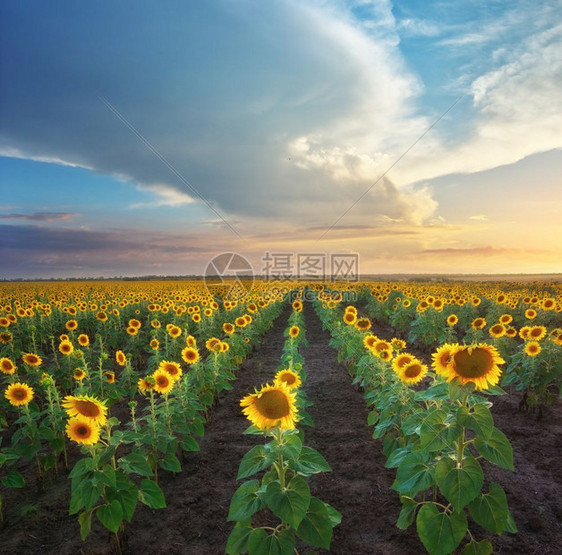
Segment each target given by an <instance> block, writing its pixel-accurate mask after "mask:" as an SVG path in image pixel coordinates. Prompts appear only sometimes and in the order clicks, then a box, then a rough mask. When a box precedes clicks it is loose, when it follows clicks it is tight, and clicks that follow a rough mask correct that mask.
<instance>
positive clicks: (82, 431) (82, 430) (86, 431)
mask: <svg viewBox="0 0 562 555" xmlns="http://www.w3.org/2000/svg"><path fill="white" fill-rule="evenodd" d="M76 434H77V435H79V436H80V437H89V435H90V428H88V426H84V425H81V426H78V427H77V428H76Z"/></svg>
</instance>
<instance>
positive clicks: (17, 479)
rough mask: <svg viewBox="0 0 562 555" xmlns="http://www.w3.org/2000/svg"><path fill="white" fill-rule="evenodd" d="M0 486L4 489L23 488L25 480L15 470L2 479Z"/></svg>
mask: <svg viewBox="0 0 562 555" xmlns="http://www.w3.org/2000/svg"><path fill="white" fill-rule="evenodd" d="M2 485H3V486H4V487H6V488H23V486H25V479H24V477H23V476H22V475H21V474H20V473H19V472H18V471H17V470H10V471H9V472H8V474H7V475H6V476H4V477H3V478H2Z"/></svg>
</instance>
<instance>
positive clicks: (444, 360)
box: [431, 343, 460, 374]
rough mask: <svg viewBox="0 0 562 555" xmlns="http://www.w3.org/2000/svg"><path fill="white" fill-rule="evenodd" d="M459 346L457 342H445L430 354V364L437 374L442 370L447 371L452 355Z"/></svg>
mask: <svg viewBox="0 0 562 555" xmlns="http://www.w3.org/2000/svg"><path fill="white" fill-rule="evenodd" d="M459 348H460V346H459V345H458V344H457V343H454V344H449V343H445V344H444V345H441V346H440V347H439V348H438V349H437V351H435V353H433V354H432V355H431V358H432V359H433V362H432V363H431V366H433V368H434V369H435V371H436V372H437V373H438V374H442V373H443V372H446V371H447V368H448V367H449V364H450V363H451V361H452V358H453V355H454V354H455V353H456V352H457V350H458V349H459Z"/></svg>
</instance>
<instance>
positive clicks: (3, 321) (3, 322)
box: [0, 316, 10, 328]
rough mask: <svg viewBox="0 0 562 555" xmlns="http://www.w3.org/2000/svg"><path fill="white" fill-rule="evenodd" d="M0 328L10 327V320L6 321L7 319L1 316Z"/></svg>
mask: <svg viewBox="0 0 562 555" xmlns="http://www.w3.org/2000/svg"><path fill="white" fill-rule="evenodd" d="M0 326H2V327H3V328H7V327H9V326H10V320H8V318H5V317H4V316H2V317H1V318H0Z"/></svg>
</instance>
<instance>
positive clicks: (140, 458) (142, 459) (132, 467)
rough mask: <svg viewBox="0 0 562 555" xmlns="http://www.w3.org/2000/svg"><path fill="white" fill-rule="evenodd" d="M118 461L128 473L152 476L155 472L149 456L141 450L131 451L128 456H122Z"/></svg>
mask: <svg viewBox="0 0 562 555" xmlns="http://www.w3.org/2000/svg"><path fill="white" fill-rule="evenodd" d="M118 462H119V466H120V467H121V468H122V469H123V470H124V471H125V472H126V473H127V474H138V475H139V476H152V474H153V472H152V468H150V465H149V464H148V460H147V456H146V454H145V453H144V452H143V451H141V450H138V449H137V450H134V451H131V453H129V454H128V455H127V456H126V457H121V458H120V459H119V460H118Z"/></svg>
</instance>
